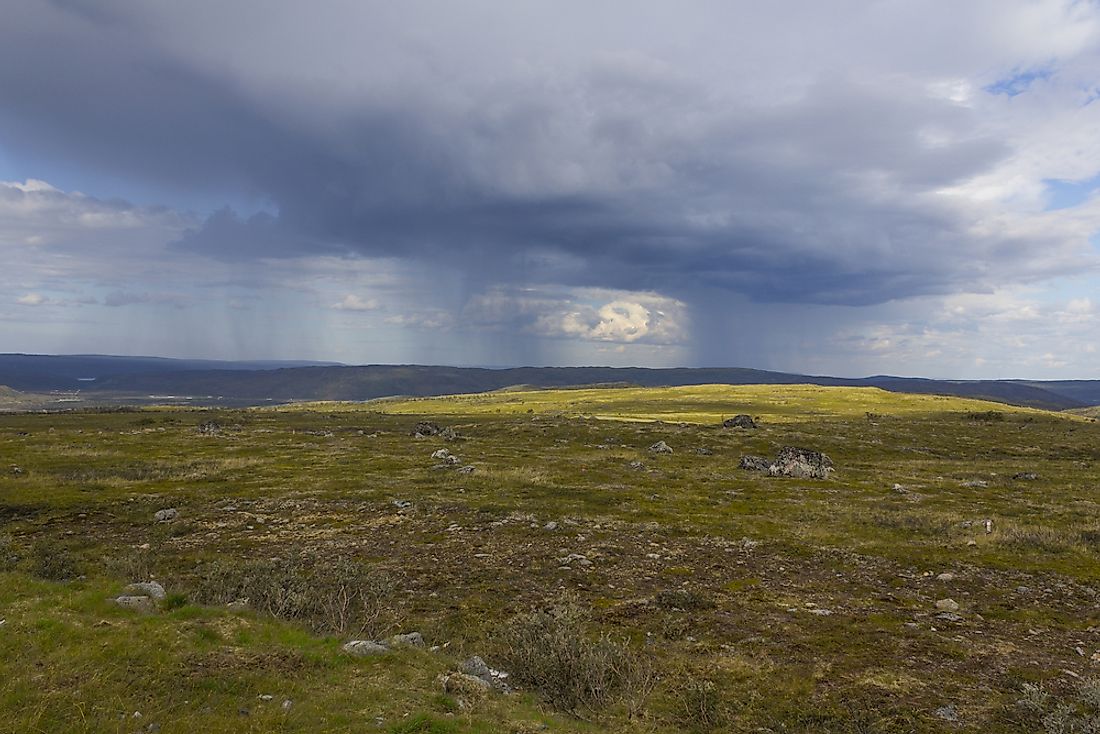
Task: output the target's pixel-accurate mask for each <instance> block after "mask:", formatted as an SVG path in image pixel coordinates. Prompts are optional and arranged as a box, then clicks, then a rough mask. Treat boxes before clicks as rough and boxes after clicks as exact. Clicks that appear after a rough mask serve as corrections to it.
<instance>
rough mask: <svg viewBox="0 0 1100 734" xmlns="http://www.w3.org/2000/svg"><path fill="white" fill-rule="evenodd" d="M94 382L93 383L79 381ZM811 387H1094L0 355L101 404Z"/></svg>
mask: <svg viewBox="0 0 1100 734" xmlns="http://www.w3.org/2000/svg"><path fill="white" fill-rule="evenodd" d="M88 378H94V379H88ZM623 383H627V384H633V385H639V386H642V387H674V386H681V385H703V384H727V385H751V384H762V385H768V384H771V385H783V384H810V385H822V386H840V387H877V388H881V389H884V390H889V391H891V392H900V393H918V394H931V395H948V396H955V397H966V398H978V399H984V400H991V401H995V402H1001V403H1007V404H1010V405H1019V406H1026V407H1034V408H1044V409H1048V410H1066V409H1070V408H1084V407H1088V406H1091V405H1100V380H1062V381H1049V382H1047V381H1034V380H1031V381H1029V380H934V379H928V378H918V377H896V376H891V375H876V376H872V377H862V378H845V377H829V376H821V375H801V374H797V373H789V372H773V371H769V370H758V369H751V368H744V367H675V368H651V367H509V368H487V367H446V366H430V365H362V366H348V365H333V364H316V363H306V364H303V363H301V362H297V363H281V362H276V363H272V362H263V361H252V362H224V363H218V362H214V363H211V362H210V361H208V360H174V359H166V358H148V357H111V356H107V355H94V356H90V357H89V356H79V355H60V356H51V355H18V354H2V355H0V385H7V386H9V387H11V388H13V389H15V390H20V391H23V392H48V391H79V392H80V393H81V394H82V395H87V396H95V397H96V398H97V399H99V400H102V401H110V400H111V399H125V398H136V397H148V396H149V395H184V396H200V397H204V398H217V399H226V400H232V401H235V402H236V403H237V404H270V403H271V402H291V401H298V400H371V399H375V398H380V397H387V396H392V395H407V396H411V397H430V396H433V395H448V394H454V393H474V392H485V391H489V390H501V389H504V388H510V387H514V386H516V385H530V386H531V387H533V388H563V387H578V386H585V385H596V384H604V385H608V384H623Z"/></svg>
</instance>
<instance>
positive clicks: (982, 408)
mask: <svg viewBox="0 0 1100 734" xmlns="http://www.w3.org/2000/svg"><path fill="white" fill-rule="evenodd" d="M370 406H371V407H372V408H375V409H377V410H380V411H383V412H385V413H390V414H401V415H418V414H425V415H436V416H451V415H453V416H495V415H517V414H528V413H536V414H553V415H562V416H573V417H592V418H605V419H614V420H630V421H653V420H661V421H668V422H687V423H701V424H712V423H720V422H721V421H722V420H723V419H724V418H728V417H730V416H732V415H735V414H737V413H749V414H751V415H754V416H760V417H762V418H763V419H764V420H765V421H768V422H772V423H790V422H806V421H812V420H821V419H850V418H857V417H863V416H864V415H865V414H867V413H880V414H883V415H888V416H893V417H906V416H927V415H930V414H936V413H946V412H970V413H981V412H986V411H990V410H992V411H997V412H1007V413H1011V414H1016V415H1018V414H1033V415H1034V414H1041V413H1043V412H1044V411H1039V410H1035V409H1032V408H1017V407H1012V406H1004V405H1001V404H996V403H989V402H985V401H981V400H970V399H967V398H957V397H949V396H941V395H910V394H904V393H892V392H887V391H885V390H881V389H879V388H875V387H820V386H817V385H696V386H689V387H657V388H618V389H571V390H507V391H498V392H490V393H479V394H474V395H453V396H446V397H440V398H397V399H385V400H377V401H372V402H371V403H370ZM303 408H304V409H307V410H327V409H331V410H356V409H357V406H355V404H350V403H305V404H301V405H297V406H290V407H289V408H287V409H288V410H301V409H303Z"/></svg>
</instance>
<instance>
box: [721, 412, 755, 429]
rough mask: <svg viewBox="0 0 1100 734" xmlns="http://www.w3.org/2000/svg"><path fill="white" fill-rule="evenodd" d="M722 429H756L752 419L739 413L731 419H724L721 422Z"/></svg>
mask: <svg viewBox="0 0 1100 734" xmlns="http://www.w3.org/2000/svg"><path fill="white" fill-rule="evenodd" d="M722 427H723V428H756V421H754V420H753V419H752V416H751V415H745V414H744V413H741V414H739V415H735V416H733V417H732V418H726V419H725V420H724V421H722Z"/></svg>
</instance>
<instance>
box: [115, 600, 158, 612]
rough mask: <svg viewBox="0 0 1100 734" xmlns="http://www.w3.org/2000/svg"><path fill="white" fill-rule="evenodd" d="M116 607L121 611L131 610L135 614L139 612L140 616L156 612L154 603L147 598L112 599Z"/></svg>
mask: <svg viewBox="0 0 1100 734" xmlns="http://www.w3.org/2000/svg"><path fill="white" fill-rule="evenodd" d="M114 602H115V604H116V605H118V606H120V607H122V608H123V609H132V610H134V611H135V612H141V613H142V614H152V613H153V612H155V611H157V605H156V602H154V601H153V600H152V599H150V598H149V597H147V596H138V595H131V596H125V595H124V596H119V597H116V598H115V599H114Z"/></svg>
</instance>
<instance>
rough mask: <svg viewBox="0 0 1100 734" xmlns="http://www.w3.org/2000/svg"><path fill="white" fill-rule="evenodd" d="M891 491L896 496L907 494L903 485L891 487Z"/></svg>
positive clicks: (907, 491)
mask: <svg viewBox="0 0 1100 734" xmlns="http://www.w3.org/2000/svg"><path fill="white" fill-rule="evenodd" d="M891 489H893V490H894V491H895V492H897V493H898V494H909V490H908V489H906V487H905V485H904V484H894V486H893V487H891Z"/></svg>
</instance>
